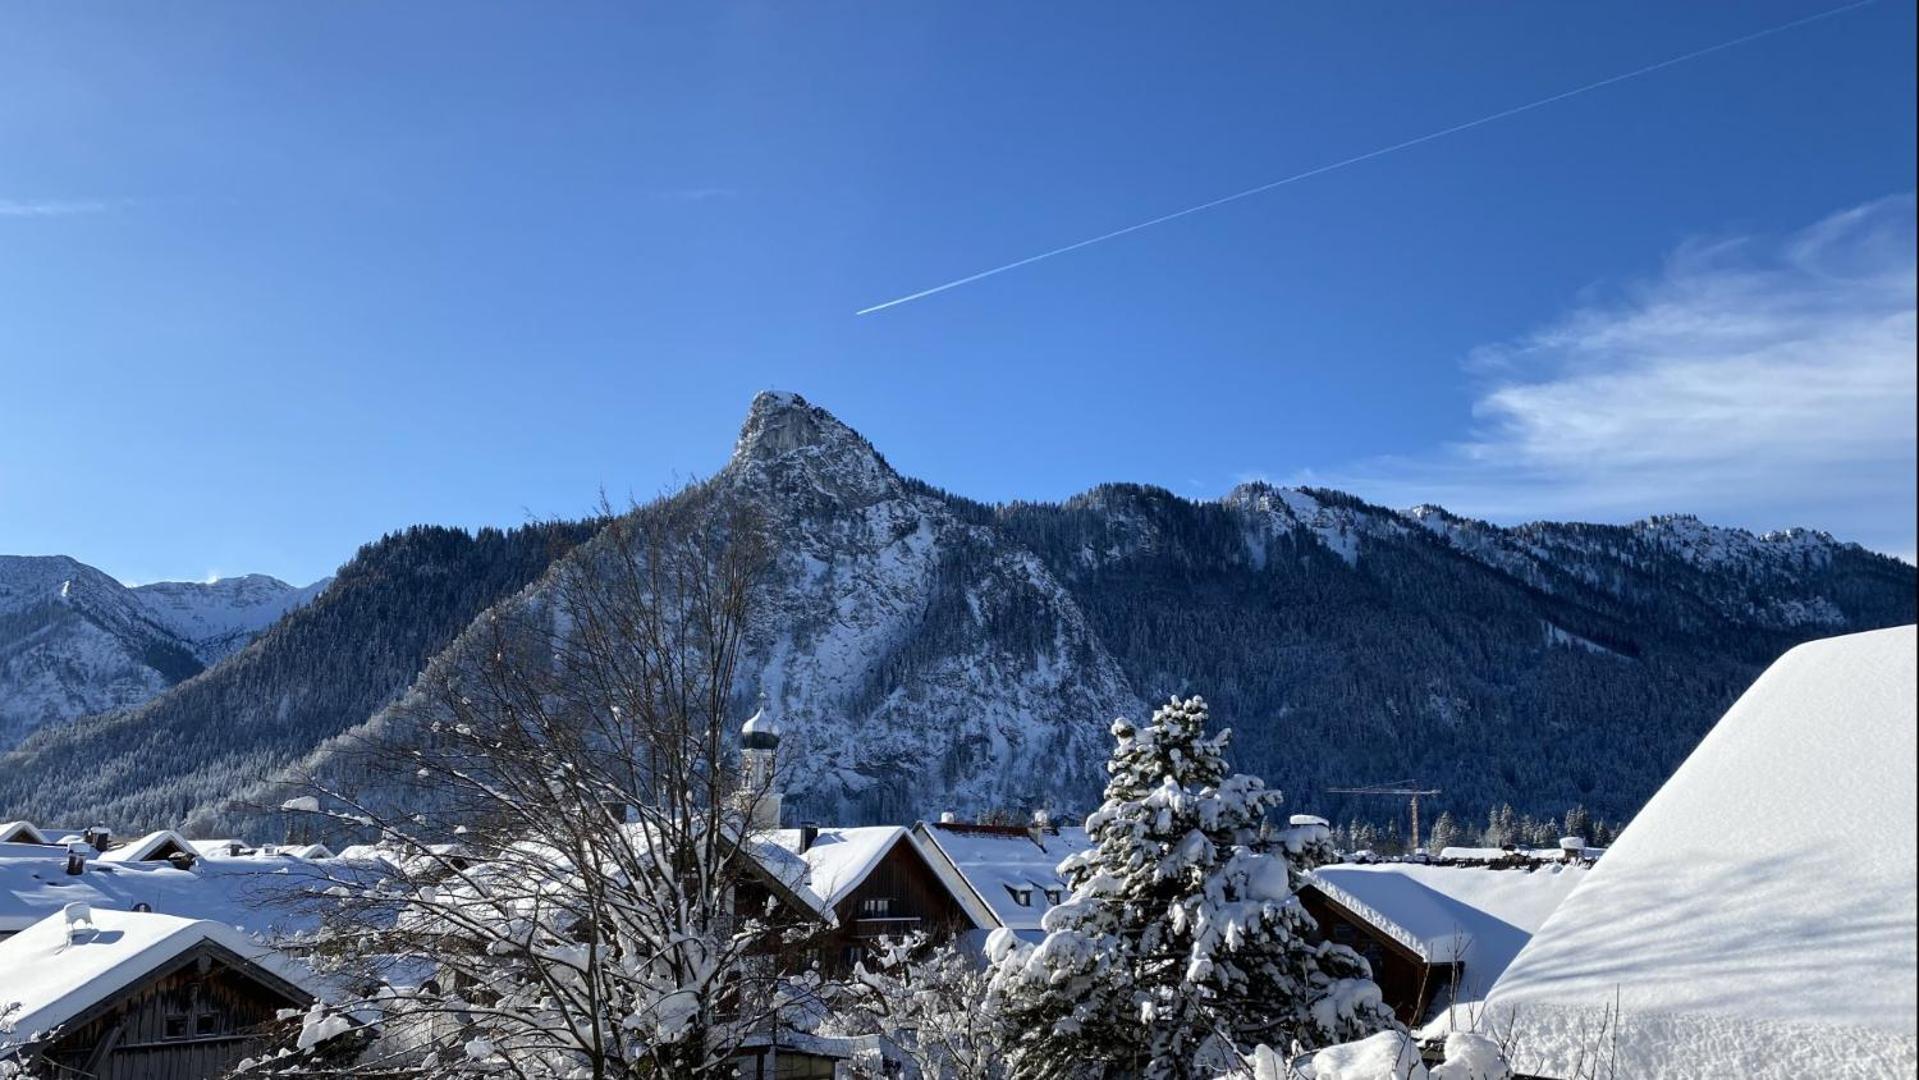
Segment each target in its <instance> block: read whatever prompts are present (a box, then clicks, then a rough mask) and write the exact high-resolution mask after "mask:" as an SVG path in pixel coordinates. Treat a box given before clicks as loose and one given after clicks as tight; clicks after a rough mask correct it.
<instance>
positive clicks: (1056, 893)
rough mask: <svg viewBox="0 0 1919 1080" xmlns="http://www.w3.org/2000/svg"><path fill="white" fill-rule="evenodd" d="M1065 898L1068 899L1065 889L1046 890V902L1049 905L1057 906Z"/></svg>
mask: <svg viewBox="0 0 1919 1080" xmlns="http://www.w3.org/2000/svg"><path fill="white" fill-rule="evenodd" d="M1065 898H1066V890H1064V889H1048V890H1046V902H1047V903H1049V904H1057V903H1059V902H1060V901H1061V900H1064V899H1065Z"/></svg>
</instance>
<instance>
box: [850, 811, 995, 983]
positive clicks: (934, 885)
mask: <svg viewBox="0 0 1919 1080" xmlns="http://www.w3.org/2000/svg"><path fill="white" fill-rule="evenodd" d="M869 900H872V901H885V902H886V914H885V915H875V914H869V912H868V908H867V901H869ZM833 911H834V913H835V914H836V915H838V916H839V926H838V928H837V929H835V930H834V932H833V933H831V934H829V935H827V938H826V940H825V942H824V943H823V945H824V948H823V949H822V955H821V957H820V964H821V966H822V967H824V968H826V969H827V970H829V971H834V972H838V971H845V970H849V969H851V968H852V966H853V963H854V961H855V960H857V959H859V958H860V957H861V956H863V955H865V953H866V952H867V951H868V950H871V949H873V948H875V947H877V945H878V940H877V939H879V938H882V937H904V936H906V935H908V934H914V933H922V932H923V933H925V934H926V935H927V936H928V937H929V938H930V939H932V940H933V941H943V940H945V939H947V938H949V937H951V936H952V935H953V934H955V933H957V932H959V931H962V930H969V929H972V928H973V921H972V919H970V918H968V917H967V914H966V910H965V909H964V908H962V907H960V905H959V901H958V900H955V899H954V898H953V894H952V893H951V892H949V891H947V888H946V883H945V882H943V881H941V880H940V879H939V877H938V876H937V875H935V874H934V873H933V868H932V867H930V866H928V865H926V860H925V859H924V858H921V857H920V853H919V851H918V849H916V848H915V847H913V844H912V841H911V840H910V838H906V837H902V838H901V839H900V840H899V842H898V843H896V844H894V845H893V850H891V851H889V852H887V853H886V855H885V856H884V857H883V858H881V859H880V862H879V865H877V866H875V867H874V868H873V870H872V872H871V873H869V874H867V875H866V880H865V881H862V882H860V884H859V886H858V887H857V888H855V889H854V890H853V891H852V892H851V893H848V894H847V895H846V896H845V897H844V898H842V899H841V900H840V902H839V903H838V904H837V905H835V906H834V908H833Z"/></svg>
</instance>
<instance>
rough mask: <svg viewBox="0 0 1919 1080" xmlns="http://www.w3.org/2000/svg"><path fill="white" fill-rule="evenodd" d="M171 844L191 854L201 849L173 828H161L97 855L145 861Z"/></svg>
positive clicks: (113, 859)
mask: <svg viewBox="0 0 1919 1080" xmlns="http://www.w3.org/2000/svg"><path fill="white" fill-rule="evenodd" d="M169 844H170V845H172V846H173V847H175V848H178V849H179V850H181V851H185V852H188V853H190V854H198V853H199V849H198V848H195V847H194V846H193V845H192V844H191V843H189V842H187V838H186V837H184V836H181V835H180V834H179V833H177V832H174V831H173V830H172V829H160V830H157V831H155V832H150V833H148V834H146V835H145V836H142V837H140V838H139V839H137V840H130V841H128V842H127V843H125V844H122V845H120V846H119V847H117V848H114V849H113V850H111V851H108V852H105V853H104V854H101V855H99V856H97V857H98V858H99V859H100V860H101V861H103V862H115V863H127V862H144V861H146V860H148V859H152V858H154V857H155V856H156V855H157V854H158V853H159V852H160V851H163V850H165V849H166V847H167V846H168V845H169Z"/></svg>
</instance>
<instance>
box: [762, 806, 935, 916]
mask: <svg viewBox="0 0 1919 1080" xmlns="http://www.w3.org/2000/svg"><path fill="white" fill-rule="evenodd" d="M905 835H906V830H905V829H903V828H900V827H899V826H897V825H875V826H870V827H864V828H847V829H821V830H820V831H819V836H818V837H817V838H816V839H815V840H814V841H813V843H812V845H811V846H809V847H808V848H807V849H806V850H805V851H801V850H800V830H798V829H779V830H777V831H775V832H773V833H771V834H770V835H769V838H770V839H771V840H772V841H773V843H774V844H776V845H777V846H779V847H780V848H781V849H782V850H785V851H788V852H792V853H793V854H795V855H797V856H798V857H799V858H800V859H801V860H802V861H804V862H805V863H806V870H807V884H808V885H810V886H811V888H812V890H813V892H814V893H815V894H817V895H818V896H819V897H820V899H821V900H823V901H824V902H825V906H826V907H829V908H830V907H833V906H835V905H837V904H838V903H839V902H840V901H841V900H844V899H846V895H847V894H848V893H850V892H852V891H853V890H854V889H856V888H859V884H860V882H862V881H865V880H866V875H868V874H870V873H872V872H873V868H874V867H875V866H878V865H879V862H880V860H881V859H883V858H885V857H886V853H887V852H889V851H891V850H893V845H894V844H895V843H897V842H898V841H899V839H900V838H901V837H903V836H905Z"/></svg>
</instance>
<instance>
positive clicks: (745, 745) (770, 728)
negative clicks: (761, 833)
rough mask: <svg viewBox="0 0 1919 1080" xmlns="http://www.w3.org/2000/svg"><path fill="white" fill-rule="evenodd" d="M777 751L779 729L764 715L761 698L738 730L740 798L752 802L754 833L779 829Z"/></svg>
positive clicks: (762, 695) (778, 746) (763, 705)
mask: <svg viewBox="0 0 1919 1080" xmlns="http://www.w3.org/2000/svg"><path fill="white" fill-rule="evenodd" d="M779 748H780V726H779V724H777V723H776V722H774V720H773V718H772V717H771V716H769V715H767V711H766V695H765V694H761V695H760V707H759V710H758V711H757V712H755V713H754V714H753V715H752V716H751V717H750V718H749V719H748V720H747V721H746V723H745V724H743V725H741V727H740V789H741V790H740V795H741V797H742V798H743V799H748V800H753V803H752V810H753V813H752V819H751V821H750V822H749V824H751V825H752V827H753V828H756V829H777V828H779V827H780V781H779V775H778V773H777V772H776V771H775V768H776V766H777V765H778V761H777V758H778V753H779Z"/></svg>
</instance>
